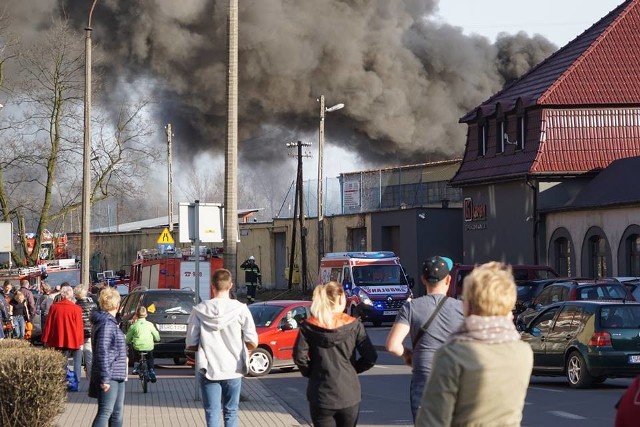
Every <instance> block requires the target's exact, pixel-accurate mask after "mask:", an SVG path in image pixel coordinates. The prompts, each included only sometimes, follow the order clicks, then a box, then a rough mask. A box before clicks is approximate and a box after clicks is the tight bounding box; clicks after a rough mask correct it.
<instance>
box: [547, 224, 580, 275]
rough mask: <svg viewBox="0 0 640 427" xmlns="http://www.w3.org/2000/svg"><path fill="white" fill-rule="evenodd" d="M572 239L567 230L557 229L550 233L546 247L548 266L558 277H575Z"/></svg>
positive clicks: (575, 269)
mask: <svg viewBox="0 0 640 427" xmlns="http://www.w3.org/2000/svg"><path fill="white" fill-rule="evenodd" d="M575 253H576V251H575V250H574V246H573V239H572V237H571V234H570V233H569V230H567V229H566V228H564V227H558V228H557V229H555V230H554V231H553V233H551V238H550V239H549V247H548V252H547V256H548V261H547V263H548V265H550V266H552V267H553V269H554V270H556V272H557V273H558V274H559V275H560V276H565V277H571V276H576V275H577V273H576V272H577V268H576V261H579V260H576V259H575Z"/></svg>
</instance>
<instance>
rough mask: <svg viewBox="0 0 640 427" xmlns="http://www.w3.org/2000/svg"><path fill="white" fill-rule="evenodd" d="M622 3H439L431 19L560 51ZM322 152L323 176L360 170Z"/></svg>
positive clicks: (333, 151)
mask: <svg viewBox="0 0 640 427" xmlns="http://www.w3.org/2000/svg"><path fill="white" fill-rule="evenodd" d="M621 3H623V0H536V1H524V0H515V1H514V0H485V1H478V0H440V3H439V12H438V13H437V14H436V15H435V16H434V19H435V20H436V21H441V22H446V23H448V24H450V25H454V26H458V27H461V28H463V32H464V34H466V35H472V34H478V35H482V36H485V37H486V38H488V39H489V40H490V41H491V42H494V41H495V39H496V36H497V35H498V34H499V33H501V32H507V33H510V34H516V33H518V32H519V31H524V32H526V33H527V34H528V35H529V36H533V35H535V34H540V35H542V36H544V37H545V38H547V39H548V40H549V41H551V42H552V43H554V44H555V45H556V46H558V48H560V47H562V46H564V45H566V44H567V43H569V42H570V41H571V40H573V39H574V38H576V37H577V36H578V35H580V34H581V33H582V32H583V31H584V30H586V29H587V28H589V27H590V26H591V25H592V24H594V23H596V22H597V21H598V20H599V19H600V18H602V17H604V16H605V15H606V14H608V13H609V12H610V11H611V10H613V9H615V8H616V7H617V6H618V5H620V4H621ZM347 107H348V106H347ZM330 119H331V117H330V116H327V118H326V121H325V123H326V126H331V120H330ZM325 150H326V151H325V153H326V154H325V155H326V158H331V159H336V160H335V161H334V162H331V163H330V164H325V166H324V170H325V177H336V176H338V175H339V174H340V173H342V172H352V171H354V170H361V169H362V168H361V167H360V166H358V164H357V162H356V160H355V158H354V156H353V155H351V154H350V153H348V152H346V151H344V150H342V149H340V148H336V147H335V146H329V147H328V148H325ZM309 166H310V167H309V175H307V173H305V175H306V177H305V179H312V176H314V175H313V174H315V173H316V172H315V171H316V170H317V168H316V167H315V166H314V165H309ZM354 167H355V169H353V168H354Z"/></svg>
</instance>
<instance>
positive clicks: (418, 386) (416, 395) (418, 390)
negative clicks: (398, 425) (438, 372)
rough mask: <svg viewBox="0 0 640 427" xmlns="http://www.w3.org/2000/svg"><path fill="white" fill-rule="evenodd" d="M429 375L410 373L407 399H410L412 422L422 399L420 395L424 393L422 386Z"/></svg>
mask: <svg viewBox="0 0 640 427" xmlns="http://www.w3.org/2000/svg"><path fill="white" fill-rule="evenodd" d="M428 379H429V377H428V376H427V374H426V373H422V372H414V373H413V375H411V385H410V386H409V400H410V401H411V414H412V415H413V423H414V424H415V422H416V415H418V408H420V403H421V401H422V395H423V394H424V388H425V386H426V385H427V380H428Z"/></svg>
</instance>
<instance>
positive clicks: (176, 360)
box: [173, 357, 187, 366]
mask: <svg viewBox="0 0 640 427" xmlns="http://www.w3.org/2000/svg"><path fill="white" fill-rule="evenodd" d="M185 363H187V358H186V357H174V358H173V364H174V365H178V366H182V365H184V364H185Z"/></svg>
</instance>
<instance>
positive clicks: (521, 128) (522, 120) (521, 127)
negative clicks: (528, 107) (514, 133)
mask: <svg viewBox="0 0 640 427" xmlns="http://www.w3.org/2000/svg"><path fill="white" fill-rule="evenodd" d="M526 136H527V114H526V113H524V112H523V113H522V115H520V116H518V137H517V138H518V139H517V140H516V150H524V141H525V140H526Z"/></svg>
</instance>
